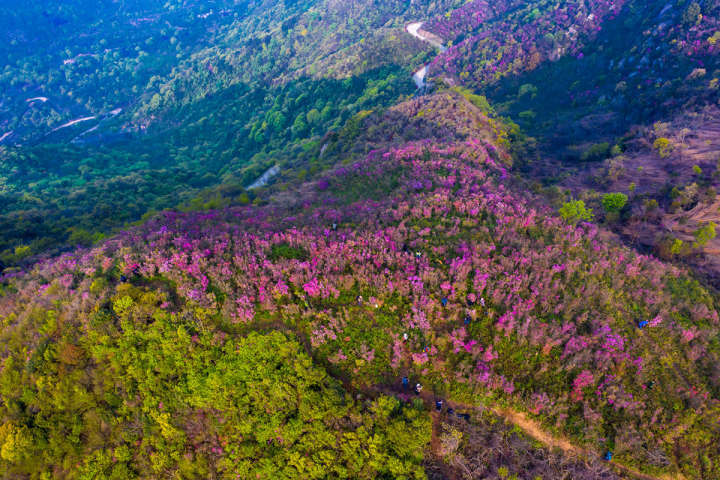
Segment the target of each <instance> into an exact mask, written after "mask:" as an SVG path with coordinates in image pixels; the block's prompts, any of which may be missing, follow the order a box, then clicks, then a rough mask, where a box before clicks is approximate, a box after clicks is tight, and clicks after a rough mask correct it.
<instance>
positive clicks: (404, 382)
mask: <svg viewBox="0 0 720 480" xmlns="http://www.w3.org/2000/svg"><path fill="white" fill-rule="evenodd" d="M402 386H403V388H407V387H408V386H410V379H409V378H408V377H402Z"/></svg>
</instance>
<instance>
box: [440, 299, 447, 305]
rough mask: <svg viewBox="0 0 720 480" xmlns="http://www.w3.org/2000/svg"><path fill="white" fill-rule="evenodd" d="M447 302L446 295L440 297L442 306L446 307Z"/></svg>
mask: <svg viewBox="0 0 720 480" xmlns="http://www.w3.org/2000/svg"><path fill="white" fill-rule="evenodd" d="M447 302H448V299H447V297H443V298H442V299H440V303H442V306H443V307H446V306H447Z"/></svg>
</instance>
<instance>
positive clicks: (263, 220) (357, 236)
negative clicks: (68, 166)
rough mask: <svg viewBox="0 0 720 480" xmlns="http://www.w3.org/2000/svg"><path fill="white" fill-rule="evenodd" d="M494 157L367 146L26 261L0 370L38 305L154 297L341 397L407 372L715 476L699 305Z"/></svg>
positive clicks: (719, 434)
mask: <svg viewBox="0 0 720 480" xmlns="http://www.w3.org/2000/svg"><path fill="white" fill-rule="evenodd" d="M432 101H433V100H432V99H429V100H428V102H432ZM458 101H459V100H458ZM501 157H502V156H500V157H498V155H497V154H496V147H494V146H493V145H492V144H491V143H490V142H489V141H487V140H480V139H478V138H475V137H470V138H467V139H465V140H459V139H455V140H453V141H450V142H447V143H440V142H438V141H415V142H408V143H405V144H402V145H398V146H396V147H390V148H386V149H379V150H373V151H371V152H370V153H369V154H368V155H367V156H366V157H365V158H364V159H362V160H360V161H357V162H355V163H350V164H347V165H340V166H337V167H336V168H334V169H331V170H329V171H327V172H325V173H323V174H322V175H321V177H320V178H318V179H316V180H313V181H310V182H308V183H306V184H305V185H303V186H301V187H300V188H298V189H297V191H294V192H292V194H287V193H278V194H277V196H276V197H275V198H274V199H271V200H270V201H269V202H268V204H267V205H265V206H250V207H238V208H228V209H225V210H222V211H212V212H207V213H173V212H166V213H163V214H161V215H159V216H158V217H156V218H155V219H153V220H151V221H149V222H147V223H146V224H144V225H142V226H140V227H138V228H135V229H133V230H130V231H128V232H126V233H124V234H122V235H120V236H118V237H116V238H114V239H111V240H109V241H107V242H105V243H103V244H102V245H100V246H98V247H96V248H93V249H91V250H85V251H77V252H75V253H72V254H67V255H63V256H61V257H58V258H56V259H54V260H50V261H47V262H45V263H42V264H38V265H37V266H36V267H35V268H34V269H33V271H32V272H29V273H28V274H26V275H24V276H19V277H15V278H8V279H6V283H7V284H8V286H7V288H6V290H8V291H10V292H11V293H8V294H6V295H5V296H3V297H1V298H0V316H1V318H2V325H4V330H3V335H4V336H5V337H7V338H9V337H13V338H21V339H22V345H23V347H22V352H20V350H18V351H9V350H7V349H6V350H4V351H3V353H2V359H3V363H2V365H3V367H2V369H3V370H2V372H11V371H13V370H12V368H15V367H12V365H15V363H13V362H18V361H20V362H29V361H30V358H34V356H35V355H36V354H37V352H39V351H41V349H43V348H46V345H47V342H48V341H49V337H48V336H47V334H46V333H43V332H44V331H45V330H44V329H43V328H41V326H42V325H44V324H45V322H46V320H45V317H44V316H43V317H42V319H40V318H39V316H38V312H40V311H43V312H50V311H52V312H54V313H53V314H52V315H53V316H54V318H57V320H56V323H57V324H58V325H61V327H60V329H61V332H62V335H65V336H67V337H68V338H71V339H72V338H77V337H78V336H80V335H83V334H85V333H87V332H89V331H92V330H93V329H97V328H101V327H99V325H102V324H103V322H113V321H114V320H113V319H115V318H117V317H118V316H119V315H122V312H124V311H125V310H126V309H127V308H129V307H128V305H130V304H132V302H133V301H139V300H133V299H134V298H135V299H142V298H144V297H143V296H144V295H148V292H158V294H159V295H161V297H162V298H161V299H160V300H158V302H157V304H156V305H155V304H154V306H153V307H152V308H153V309H156V311H158V312H160V311H163V312H172V313H174V314H176V315H179V316H182V317H183V318H191V319H193V320H192V321H193V322H194V323H196V325H197V329H198V330H200V331H203V332H213V333H214V334H216V335H217V336H218V338H225V337H226V336H228V335H238V334H243V333H245V332H248V331H251V330H255V329H273V328H274V329H291V330H292V331H293V332H294V333H295V334H297V335H298V336H299V337H300V338H302V339H305V344H306V347H307V348H308V349H309V350H310V351H311V352H312V353H313V356H314V357H316V358H318V359H319V360H321V361H324V362H326V364H327V368H328V369H329V370H330V371H331V372H333V373H335V374H336V375H339V376H341V377H342V378H344V379H346V380H347V382H349V383H350V384H352V385H354V386H355V387H357V388H361V389H362V388H364V387H368V386H372V385H375V384H378V383H380V384H386V383H391V384H397V382H399V378H400V377H401V376H404V375H407V376H411V377H412V378H413V379H418V380H422V381H423V382H425V383H426V385H428V387H427V388H428V389H434V390H436V391H437V392H438V393H445V394H451V395H454V394H458V395H465V396H467V395H470V396H472V397H473V398H475V399H476V400H478V401H480V400H482V401H485V402H496V401H502V402H508V403H510V404H513V405H515V406H517V407H520V408H523V409H525V410H526V411H528V412H530V413H532V414H534V415H537V416H538V417H539V418H541V419H542V420H543V421H545V422H546V423H548V424H549V425H552V426H554V427H556V428H558V429H559V430H560V431H562V432H564V433H565V434H566V435H569V436H572V437H573V438H574V439H576V440H577V441H579V442H581V443H584V444H585V445H586V446H587V447H589V448H592V449H595V450H597V451H601V450H604V449H608V448H612V449H613V451H614V452H615V456H616V458H617V459H618V460H619V461H621V462H626V463H631V464H635V465H638V466H640V467H642V468H645V469H648V470H651V471H666V472H674V471H682V472H684V474H685V475H686V476H688V477H690V478H700V475H701V474H700V473H699V472H701V471H703V469H705V470H704V471H713V472H718V471H719V470H718V469H719V468H720V466H718V464H717V460H716V459H717V458H718V455H719V454H720V451H718V445H719V444H720V424H718V422H717V418H718V415H719V414H720V402H719V398H720V380H719V379H718V378H719V377H718V375H717V372H718V370H717V368H718V367H717V365H718V362H719V361H720V358H719V356H718V353H719V351H720V347H719V346H718V333H719V332H720V319H719V318H718V313H717V310H716V308H717V303H716V298H715V297H714V296H713V295H711V294H710V292H708V291H706V290H705V289H703V288H702V287H701V286H699V284H698V283H697V282H696V281H694V280H692V279H690V278H689V277H688V276H687V273H686V272H684V271H683V270H681V269H679V268H676V267H673V266H670V265H666V264H663V263H661V262H659V261H657V260H655V259H654V258H651V257H648V256H644V255H639V254H637V253H634V252H631V251H629V250H627V249H623V248H620V247H618V246H616V245H614V244H613V243H612V241H610V240H608V239H606V238H605V237H604V235H603V233H602V232H600V231H599V230H598V228H597V227H596V226H595V225H593V224H581V225H579V226H577V227H575V226H570V225H567V224H565V223H564V222H563V221H562V220H561V219H559V218H558V217H556V216H554V214H552V213H551V212H550V211H549V209H547V208H546V207H545V206H544V205H543V204H542V202H541V201H540V200H539V199H537V198H534V197H532V196H530V195H529V194H527V193H523V192H521V191H519V190H518V189H517V188H516V187H515V186H514V185H513V181H512V179H511V178H510V177H509V175H508V174H507V171H506V169H505V166H504V165H503V164H502V163H501V162H500V161H498V160H496V158H501ZM318 184H319V186H320V188H315V186H316V185H318ZM359 185H360V186H367V190H363V189H360V188H359V187H358V186H359ZM363 188H365V187H363ZM357 191H360V192H362V191H367V192H368V193H367V195H365V196H363V195H362V194H359V195H358V194H356V193H357ZM333 224H337V228H333ZM280 246H282V249H281V248H280ZM274 247H275V248H274ZM273 252H276V253H273ZM277 252H286V253H280V254H278V253H277ZM293 252H303V254H302V255H295V254H294V253H293ZM48 315H49V314H48ZM152 318H153V313H152V312H149V313H148V315H147V319H146V320H144V321H147V322H150V323H151V322H152V321H153V320H152ZM642 320H647V321H648V322H649V323H648V325H647V326H646V327H645V328H639V327H638V325H639V322H640V321H642ZM30 325H33V326H34V328H28V326H30ZM11 357H12V358H13V359H14V360H13V361H9V360H8V359H9V358H11ZM9 374H10V373H8V375H9ZM88 388H90V387H88ZM3 415H4V414H3ZM697 452H701V455H704V457H702V459H701V460H698V457H697ZM707 459H710V460H707ZM708 462H709V463H708Z"/></svg>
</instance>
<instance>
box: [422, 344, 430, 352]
mask: <svg viewBox="0 0 720 480" xmlns="http://www.w3.org/2000/svg"><path fill="white" fill-rule="evenodd" d="M423 350H424V351H425V353H430V347H429V346H427V345H425V348H423Z"/></svg>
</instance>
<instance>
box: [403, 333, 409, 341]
mask: <svg viewBox="0 0 720 480" xmlns="http://www.w3.org/2000/svg"><path fill="white" fill-rule="evenodd" d="M407 339H408V334H407V332H405V333H403V340H405V341H407Z"/></svg>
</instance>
